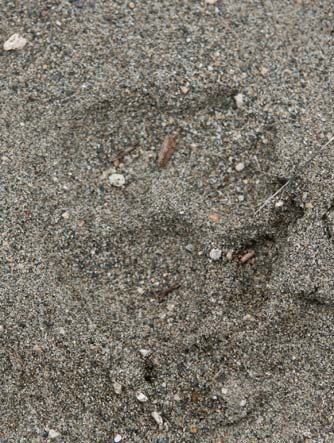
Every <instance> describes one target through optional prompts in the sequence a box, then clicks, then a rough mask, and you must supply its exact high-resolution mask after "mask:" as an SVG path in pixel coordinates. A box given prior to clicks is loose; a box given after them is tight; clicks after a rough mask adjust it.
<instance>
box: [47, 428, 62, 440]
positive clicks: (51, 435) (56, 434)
mask: <svg viewBox="0 0 334 443" xmlns="http://www.w3.org/2000/svg"><path fill="white" fill-rule="evenodd" d="M59 436H60V433H59V432H57V431H55V430H54V429H50V430H49V435H48V437H49V438H51V439H54V438H57V437H59Z"/></svg>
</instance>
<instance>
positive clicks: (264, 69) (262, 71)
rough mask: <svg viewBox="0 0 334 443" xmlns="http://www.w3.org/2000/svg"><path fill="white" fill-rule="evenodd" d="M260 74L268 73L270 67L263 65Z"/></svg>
mask: <svg viewBox="0 0 334 443" xmlns="http://www.w3.org/2000/svg"><path fill="white" fill-rule="evenodd" d="M260 74H261V75H262V77H265V76H266V75H267V74H268V69H267V68H265V67H264V66H262V67H261V68H260Z"/></svg>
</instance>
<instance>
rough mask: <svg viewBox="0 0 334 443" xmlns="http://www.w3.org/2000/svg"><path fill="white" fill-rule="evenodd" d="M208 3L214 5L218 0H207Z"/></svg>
mask: <svg viewBox="0 0 334 443" xmlns="http://www.w3.org/2000/svg"><path fill="white" fill-rule="evenodd" d="M205 1H206V3H207V4H208V5H214V4H215V3H217V0H205Z"/></svg>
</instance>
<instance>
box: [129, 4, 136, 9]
mask: <svg viewBox="0 0 334 443" xmlns="http://www.w3.org/2000/svg"><path fill="white" fill-rule="evenodd" d="M135 7H136V5H135V4H134V3H133V2H131V3H129V4H128V8H129V9H135Z"/></svg>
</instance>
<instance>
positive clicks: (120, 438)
mask: <svg viewBox="0 0 334 443" xmlns="http://www.w3.org/2000/svg"><path fill="white" fill-rule="evenodd" d="M120 441H122V436H121V435H119V434H117V435H115V438H114V442H115V443H119V442H120Z"/></svg>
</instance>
